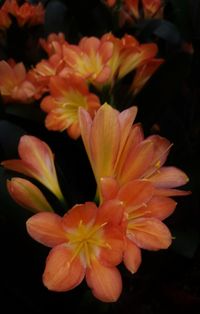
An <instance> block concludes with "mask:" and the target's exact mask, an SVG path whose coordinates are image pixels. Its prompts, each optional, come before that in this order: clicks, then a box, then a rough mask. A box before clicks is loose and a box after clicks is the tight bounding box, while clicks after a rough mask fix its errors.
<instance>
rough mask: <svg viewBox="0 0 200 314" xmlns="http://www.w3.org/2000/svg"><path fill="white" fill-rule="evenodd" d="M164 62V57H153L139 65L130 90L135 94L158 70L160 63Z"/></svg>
mask: <svg viewBox="0 0 200 314" xmlns="http://www.w3.org/2000/svg"><path fill="white" fill-rule="evenodd" d="M163 62H164V60H163V59H151V60H149V61H147V62H146V63H145V64H143V65H142V66H141V67H138V68H137V70H136V73H135V76H134V79H133V82H132V84H131V87H130V90H131V91H132V93H133V94H134V95H136V94H137V93H138V92H139V91H140V90H141V89H142V87H143V86H144V85H145V84H146V82H147V81H148V80H149V79H150V78H151V76H152V75H153V74H154V73H155V72H156V70H157V69H158V68H159V67H160V65H161V64H162V63H163Z"/></svg>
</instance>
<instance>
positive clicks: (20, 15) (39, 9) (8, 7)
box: [2, 0, 45, 27]
mask: <svg viewBox="0 0 200 314" xmlns="http://www.w3.org/2000/svg"><path fill="white" fill-rule="evenodd" d="M2 8H3V10H5V11H6V12H7V13H9V14H11V15H13V16H15V18H16V19H17V22H18V24H19V26H20V27H22V26H24V25H25V24H28V25H30V26H31V25H38V24H42V23H44V13H45V12H44V9H43V6H42V4H41V3H38V4H37V5H32V4H30V3H28V2H25V3H24V4H22V5H21V6H19V5H18V3H17V1H16V0H6V1H5V3H4V5H3V7H2Z"/></svg>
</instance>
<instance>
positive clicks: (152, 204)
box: [101, 177, 176, 273]
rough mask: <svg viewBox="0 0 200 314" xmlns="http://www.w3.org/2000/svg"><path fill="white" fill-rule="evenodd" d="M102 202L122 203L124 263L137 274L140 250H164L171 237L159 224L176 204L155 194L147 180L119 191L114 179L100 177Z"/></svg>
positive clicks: (124, 186)
mask: <svg viewBox="0 0 200 314" xmlns="http://www.w3.org/2000/svg"><path fill="white" fill-rule="evenodd" d="M101 194H102V199H103V200H104V201H107V200H110V199H116V200H119V201H121V202H123V204H124V207H125V210H124V218H123V226H124V233H125V247H124V255H123V260H124V263H125V265H126V267H127V269H128V270H130V271H131V272H132V273H134V272H136V271H137V269H138V267H139V266H140V263H141V249H147V250H159V249H167V248H168V247H169V245H170V244H171V241H172V236H171V233H170V231H169V229H168V228H167V226H166V225H165V224H164V223H163V222H162V220H164V219H165V218H167V217H168V216H170V215H171V214H172V213H173V211H174V209H175V207H176V202H175V201H174V200H172V199H171V198H169V197H166V196H160V195H156V188H155V187H154V186H153V184H152V183H151V182H148V181H147V180H133V181H130V182H128V183H126V184H124V185H123V186H122V187H121V188H120V187H119V185H118V184H117V182H116V180H115V179H113V178H108V177H107V178H101Z"/></svg>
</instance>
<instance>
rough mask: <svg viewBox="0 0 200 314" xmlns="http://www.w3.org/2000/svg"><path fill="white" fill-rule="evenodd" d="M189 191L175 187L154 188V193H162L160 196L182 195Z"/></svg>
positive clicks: (187, 193)
mask: <svg viewBox="0 0 200 314" xmlns="http://www.w3.org/2000/svg"><path fill="white" fill-rule="evenodd" d="M191 193H192V192H191V191H182V190H176V189H155V193H154V194H155V195H162V196H184V195H190V194H191Z"/></svg>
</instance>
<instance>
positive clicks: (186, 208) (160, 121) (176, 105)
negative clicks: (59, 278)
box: [0, 0, 200, 314]
mask: <svg viewBox="0 0 200 314" xmlns="http://www.w3.org/2000/svg"><path fill="white" fill-rule="evenodd" d="M32 2H33V1H32ZM43 3H44V4H45V6H46V19H45V25H44V28H43V27H41V26H38V27H33V28H29V29H27V28H24V29H19V28H18V27H17V25H15V21H13V25H12V27H11V28H10V29H9V30H8V32H7V37H6V39H5V40H4V41H1V47H0V57H1V59H8V58H10V57H12V58H13V59H15V60H16V61H23V62H24V63H25V64H26V66H27V67H30V65H31V64H33V65H34V64H36V63H37V62H38V61H39V60H40V59H41V58H42V57H45V55H44V53H43V52H42V51H41V49H40V48H39V46H38V45H37V39H38V37H40V36H46V35H48V34H49V33H51V32H58V31H62V32H64V33H65V35H66V39H67V40H68V41H70V42H72V43H77V42H78V41H79V39H80V38H81V37H83V36H92V35H94V36H101V35H103V34H104V33H105V32H108V31H111V30H113V31H114V33H115V34H116V35H119V36H120V35H123V34H124V33H126V32H127V33H130V34H132V35H135V36H137V38H138V39H139V40H140V41H141V42H149V41H154V42H156V43H157V44H158V46H159V56H160V57H163V58H165V60H166V61H165V63H164V65H163V66H161V67H160V69H159V70H158V71H157V72H156V74H155V75H154V76H153V77H152V78H151V80H150V81H149V82H148V83H147V84H146V86H145V87H144V88H143V89H142V91H141V92H140V93H139V94H138V95H137V97H136V98H135V99H134V100H133V101H132V103H133V104H135V105H137V106H138V108H139V113H138V116H137V118H136V122H141V123H142V125H143V127H144V131H145V135H146V136H148V135H150V134H155V133H157V134H159V135H161V136H164V137H167V138H168V139H169V140H170V141H171V142H172V143H174V146H173V148H172V150H171V153H170V156H169V158H168V161H167V164H168V165H174V166H178V167H179V168H181V169H182V170H184V171H185V172H186V173H187V175H188V176H189V178H190V182H189V184H188V185H187V186H186V189H188V190H191V191H192V195H190V196H187V197H180V198H177V201H178V206H177V209H176V211H175V213H174V214H173V215H172V216H171V217H170V218H168V219H167V220H166V224H167V225H168V226H169V228H170V230H171V231H172V234H173V236H174V237H175V240H174V241H173V244H172V246H171V247H170V248H169V249H168V250H162V251H158V252H148V251H143V262H142V265H141V267H140V269H139V271H138V272H137V273H136V274H135V275H131V274H130V273H129V272H128V271H127V270H126V269H125V268H124V266H123V265H120V267H119V268H120V270H121V273H122V278H123V292H122V295H121V297H120V299H119V301H118V302H116V303H114V304H104V303H102V302H100V301H98V300H96V299H95V298H93V297H92V296H91V293H90V291H89V289H88V288H87V286H86V284H85V283H83V284H81V285H80V286H79V287H78V288H76V289H74V290H73V291H70V292H67V293H54V292H49V291H47V289H46V288H45V287H44V286H43V285H42V280H41V276H42V272H43V269H44V263H45V259H46V256H47V254H48V251H49V249H48V248H45V247H43V246H42V245H40V244H38V243H36V242H35V241H33V240H32V239H31V238H30V237H29V236H28V235H27V233H26V228H25V222H26V219H27V218H28V217H29V216H30V213H28V212H27V211H26V210H24V209H22V208H21V207H19V206H17V205H16V204H15V203H14V202H13V201H12V200H11V199H10V197H9V195H8V193H7V191H6V186H5V182H6V178H9V177H10V176H12V175H11V173H9V172H6V171H5V170H3V169H2V168H1V169H0V204H1V205H0V232H1V235H0V236H1V238H0V239H1V246H0V248H1V257H0V266H1V267H0V270H1V273H0V276H1V284H0V286H1V294H0V295H1V303H0V307H1V313H5V314H7V313H11V311H15V312H18V313H28V314H32V313H33V314H40V313H41V314H44V313H48V314H55V313H81V312H83V313H96V314H98V313H99V314H100V313H112V314H115V313H116V314H118V313H124V314H132V313H135V314H165V313H166V314H168V313H170V312H172V311H173V312H176V313H181V314H182V313H183V314H184V313H191V314H199V313H200V246H199V244H200V206H199V205H200V204H199V193H200V171H199V170H200V169H199V143H200V137H199V135H200V77H199V76H200V19H199V16H200V1H199V0H173V1H172V0H171V1H166V9H165V20H159V21H150V22H148V23H146V22H144V21H141V22H140V23H138V25H137V27H135V28H134V29H132V28H131V29H130V28H128V27H127V28H124V29H120V30H119V29H116V27H114V26H113V25H114V24H113V17H112V16H111V13H110V11H109V10H108V9H107V8H106V7H105V6H104V5H103V4H102V3H101V1H98V0H92V1H89V0H87V1H86V0H85V1H76V0H73V1H43ZM188 44H189V45H190V47H191V46H192V51H191V49H190V50H188V49H187V48H186V47H188ZM27 47H29V49H27ZM125 102H126V99H124V97H123V96H122V93H121V94H119V95H118V97H117V105H118V107H119V109H120V110H121V109H122V108H123V107H124V104H125ZM125 106H126V105H125ZM0 108H1V109H0V160H5V159H11V158H12V159H13V158H17V144H18V141H19V138H20V136H21V135H22V134H25V133H27V134H32V135H35V136H38V137H39V138H40V139H42V140H44V141H46V142H47V143H48V144H49V145H50V147H51V148H52V150H53V152H54V153H55V155H56V166H57V170H58V174H59V180H60V183H61V186H62V190H63V193H65V196H66V199H67V201H68V205H69V206H72V205H74V204H76V203H80V202H84V201H88V200H92V199H93V196H94V193H95V182H94V178H93V175H92V172H91V169H90V166H89V163H88V160H87V156H86V154H85V151H84V149H83V145H82V142H81V140H80V139H79V140H78V141H73V140H71V139H69V138H68V136H67V134H66V133H62V134H61V133H56V132H49V131H47V130H46V129H45V128H44V124H43V121H44V114H43V113H42V112H40V110H39V107H38V106H37V104H33V105H30V106H29V107H27V108H26V107H24V109H23V110H21V105H18V104H11V105H7V106H5V105H4V104H3V102H2V103H1V107H0ZM44 192H46V193H47V191H44ZM47 196H48V197H49V198H51V201H52V202H54V206H56V208H57V212H58V213H60V214H62V213H63V210H62V208H60V207H59V204H57V203H56V200H54V199H52V196H51V195H48V194H47Z"/></svg>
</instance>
